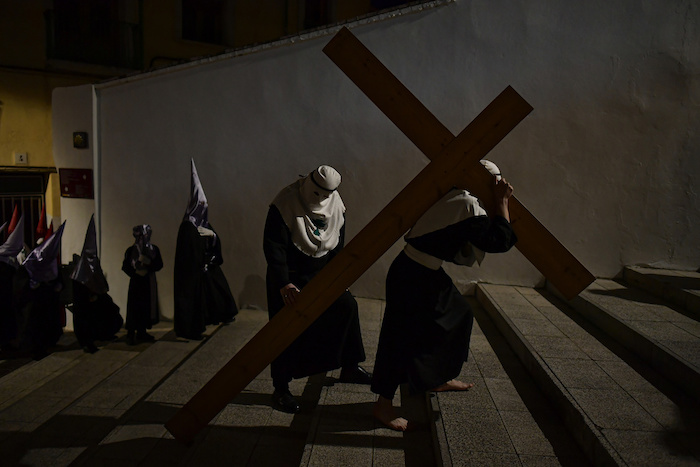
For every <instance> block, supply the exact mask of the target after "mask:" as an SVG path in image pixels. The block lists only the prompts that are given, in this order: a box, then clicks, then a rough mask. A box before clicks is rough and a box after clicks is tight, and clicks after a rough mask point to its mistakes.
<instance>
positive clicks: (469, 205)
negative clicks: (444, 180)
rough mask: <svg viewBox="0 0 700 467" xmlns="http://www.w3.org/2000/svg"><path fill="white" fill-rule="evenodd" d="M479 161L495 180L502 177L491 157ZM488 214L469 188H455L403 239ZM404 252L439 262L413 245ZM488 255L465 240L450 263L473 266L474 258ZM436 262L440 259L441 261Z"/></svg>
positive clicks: (424, 215)
mask: <svg viewBox="0 0 700 467" xmlns="http://www.w3.org/2000/svg"><path fill="white" fill-rule="evenodd" d="M480 162H481V164H482V165H483V166H484V167H485V168H486V170H488V171H489V173H491V175H493V176H494V177H496V180H500V179H501V171H500V170H499V168H498V166H497V165H496V164H494V163H493V162H491V161H489V160H482V161H480ZM485 215H487V213H486V210H485V209H484V207H483V205H482V204H481V201H479V199H478V198H477V197H475V196H473V195H471V194H470V193H469V192H468V191H466V190H460V189H453V190H452V191H450V192H448V193H447V194H446V195H445V196H443V197H442V199H440V200H439V201H438V202H437V203H435V204H434V205H433V206H432V207H431V208H430V209H428V210H427V211H426V212H425V214H423V215H422V216H421V217H420V219H418V221H417V222H416V223H415V225H414V226H413V227H412V228H411V230H409V231H408V233H407V234H406V236H405V237H404V239H405V240H408V239H410V238H416V237H420V236H423V235H425V234H429V233H431V232H436V231H438V230H441V229H444V228H445V227H448V226H450V225H453V224H457V223H458V222H461V221H463V220H466V219H469V218H471V217H475V216H485ZM405 251H406V254H407V255H408V256H409V257H411V258H412V259H413V260H415V261H418V262H419V263H421V264H423V263H426V264H425V265H428V263H429V264H430V265H434V264H436V262H435V261H434V260H437V259H436V258H432V257H430V258H424V256H427V255H425V254H424V253H422V252H419V251H417V250H416V249H415V248H413V247H411V246H410V245H406V248H405ZM485 255H486V254H485V253H484V252H483V251H482V250H480V249H478V248H477V247H475V246H474V245H472V244H471V243H470V242H468V241H465V242H464V245H462V248H461V249H460V251H459V253H458V254H457V255H456V256H455V257H454V258H453V259H452V261H451V262H452V263H455V264H459V265H462V266H472V265H473V264H474V261H476V262H478V263H479V264H481V262H482V261H483V260H484V256H485ZM431 258H432V259H431ZM437 261H438V262H440V260H437ZM428 267H432V266H428Z"/></svg>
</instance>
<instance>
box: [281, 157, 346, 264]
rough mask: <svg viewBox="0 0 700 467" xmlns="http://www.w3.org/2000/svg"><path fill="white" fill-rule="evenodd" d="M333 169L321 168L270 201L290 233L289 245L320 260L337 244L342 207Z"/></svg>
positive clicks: (342, 213) (341, 223)
mask: <svg viewBox="0 0 700 467" xmlns="http://www.w3.org/2000/svg"><path fill="white" fill-rule="evenodd" d="M340 181H341V177H340V174H339V173H338V171H337V170H335V169H334V168H333V167H330V166H328V165H322V166H320V167H318V168H317V169H316V170H313V171H312V172H311V173H309V174H308V175H307V176H306V177H303V178H301V179H299V180H297V181H296V182H294V183H292V184H291V185H288V186H287V187H285V188H283V189H282V190H281V191H280V192H279V194H278V195H277V196H276V197H275V199H274V200H273V201H272V204H273V205H274V206H275V207H277V209H278V210H279V212H280V214H281V215H282V219H283V220H284V223H285V225H286V226H287V228H288V229H289V231H290V232H291V236H292V239H291V240H292V243H294V246H296V247H297V248H298V249H299V251H301V252H302V253H304V254H305V255H307V256H311V257H314V258H320V257H322V256H324V255H326V254H327V253H328V252H329V251H331V250H332V249H333V248H335V247H336V246H338V242H339V241H340V230H341V228H342V227H343V225H344V223H345V218H344V214H345V204H343V200H342V199H341V197H340V194H339V193H338V191H337V188H338V186H339V185H340Z"/></svg>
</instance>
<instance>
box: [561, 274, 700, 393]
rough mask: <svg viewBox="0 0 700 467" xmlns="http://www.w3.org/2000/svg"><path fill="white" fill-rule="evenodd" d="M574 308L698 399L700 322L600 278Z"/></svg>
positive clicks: (666, 305)
mask: <svg viewBox="0 0 700 467" xmlns="http://www.w3.org/2000/svg"><path fill="white" fill-rule="evenodd" d="M569 303H570V305H571V306H572V307H573V308H574V309H576V310H577V311H578V312H579V313H581V314H582V315H583V316H585V317H586V319H588V320H589V321H591V322H593V323H594V324H595V325H596V326H598V327H599V328H601V329H603V330H605V332H606V333H608V334H609V335H610V336H612V337H613V338H614V339H616V340H617V341H618V342H620V343H621V344H622V345H624V346H625V347H627V348H628V349H629V350H631V351H632V352H635V353H636V354H637V355H639V356H640V357H641V358H642V359H643V360H645V361H646V362H647V363H648V364H649V365H651V366H652V367H653V368H654V369H656V370H657V371H658V372H659V373H661V374H663V375H664V376H665V377H666V378H668V379H669V380H671V381H674V382H675V384H677V385H678V386H680V387H682V388H683V389H684V390H685V391H686V392H687V393H688V394H689V395H691V396H694V397H696V398H697V399H698V400H700V323H699V322H698V321H696V320H694V319H692V318H691V317H689V316H686V315H684V314H682V313H679V311H677V309H674V308H673V307H672V306H669V305H668V302H665V301H663V300H661V299H659V298H657V297H656V296H654V295H652V294H649V293H647V292H645V291H643V290H639V289H637V288H630V287H627V286H625V285H624V284H621V283H619V282H616V281H613V280H608V279H598V280H596V281H595V282H594V283H593V284H591V286H589V287H588V289H586V290H585V291H584V292H582V293H581V294H580V295H579V296H578V297H576V298H575V299H574V300H571V301H570V302H569Z"/></svg>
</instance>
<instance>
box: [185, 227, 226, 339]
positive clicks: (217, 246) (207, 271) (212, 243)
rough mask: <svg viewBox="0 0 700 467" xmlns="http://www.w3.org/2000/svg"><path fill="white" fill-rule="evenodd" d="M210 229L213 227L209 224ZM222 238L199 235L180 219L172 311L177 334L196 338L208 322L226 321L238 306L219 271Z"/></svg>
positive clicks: (221, 258)
mask: <svg viewBox="0 0 700 467" xmlns="http://www.w3.org/2000/svg"><path fill="white" fill-rule="evenodd" d="M209 229H211V230H214V229H213V228H212V227H211V226H210V227H209ZM223 262H224V260H223V257H222V256H221V239H220V238H219V237H218V235H217V236H216V237H215V238H212V237H203V236H201V235H199V232H198V231H197V227H195V226H194V224H192V223H191V222H189V221H188V220H184V221H182V223H181V224H180V229H179V230H178V233H177V246H176V250H175V271H174V284H173V285H174V288H175V314H174V327H175V334H176V335H177V336H178V337H183V338H186V339H199V338H201V335H202V333H203V332H204V330H205V329H206V326H207V325H208V324H218V323H228V322H230V321H232V320H233V319H234V318H235V316H236V315H237V314H238V307H237V306H236V301H235V299H234V298H233V294H232V293H231V289H230V288H229V285H228V282H227V281H226V276H224V272H223V271H222V270H221V264H222V263H223Z"/></svg>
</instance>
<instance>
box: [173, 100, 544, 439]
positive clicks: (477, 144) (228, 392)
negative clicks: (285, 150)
mask: <svg viewBox="0 0 700 467" xmlns="http://www.w3.org/2000/svg"><path fill="white" fill-rule="evenodd" d="M530 111H532V107H531V106H530V105H529V104H528V103H527V102H526V101H525V100H524V99H523V98H522V97H520V95H518V93H517V92H515V91H514V90H513V89H512V88H510V87H509V88H506V89H505V90H504V91H503V92H502V93H501V94H500V95H499V96H498V97H496V99H494V100H493V101H492V102H491V103H490V104H489V105H488V106H487V107H486V109H484V110H483V111H482V112H481V113H480V114H479V115H478V116H477V117H476V118H475V119H474V120H473V121H472V122H471V123H470V124H469V125H468V126H467V127H466V128H465V129H464V130H463V131H462V132H461V133H460V134H459V135H458V136H457V137H456V138H452V140H451V141H450V143H449V144H447V145H445V147H444V148H442V150H441V151H440V152H439V154H437V155H436V157H435V158H434V159H435V160H433V161H432V162H430V163H429V164H428V165H427V166H426V167H425V168H424V169H423V170H422V171H421V172H420V173H419V174H418V175H417V176H416V177H415V178H414V179H413V180H412V181H411V182H409V184H408V185H407V186H406V187H405V188H404V189H403V190H402V191H401V192H400V193H399V194H398V195H397V196H396V197H395V198H394V199H393V200H392V201H391V202H390V203H389V204H388V205H387V206H386V207H385V208H384V209H382V211H381V212H380V213H379V214H378V215H377V216H376V217H375V218H374V219H372V221H370V223H369V224H367V226H366V227H365V228H364V229H362V230H361V231H360V232H359V233H358V234H357V235H356V236H355V237H354V238H353V239H352V240H351V241H350V242H349V243H348V244H347V245H346V246H345V248H343V249H342V250H341V251H340V253H338V255H336V257H335V258H333V259H332V260H331V261H330V262H329V263H328V264H327V265H326V267H324V268H323V270H321V272H319V273H318V275H316V277H314V278H313V279H312V280H311V282H309V283H308V284H307V285H306V287H304V288H303V290H302V291H301V293H300V294H299V296H298V298H297V300H296V302H295V303H294V304H293V305H287V306H285V307H284V308H283V309H282V310H280V311H279V312H278V313H277V314H276V315H275V317H274V318H273V319H271V320H270V321H269V322H268V323H267V324H266V325H265V326H263V328H262V329H261V330H260V331H259V332H258V333H257V334H256V335H255V336H253V338H252V339H251V340H250V341H248V343H247V344H246V345H245V346H243V348H242V349H241V350H240V351H239V352H238V353H237V354H236V355H234V357H233V358H232V359H231V360H230V361H229V362H228V363H226V365H224V366H223V367H222V368H221V370H219V372H218V373H217V374H215V375H214V377H213V378H212V379H211V380H210V381H209V382H208V383H206V384H205V385H204V387H202V389H200V390H199V392H197V393H196V394H195V395H194V396H193V397H192V399H190V400H189V401H188V402H187V404H185V405H184V406H183V407H182V409H180V410H179V411H178V412H177V413H176V414H175V415H174V416H173V417H172V418H171V419H170V420H169V421H168V422H167V423H166V424H165V426H166V428H167V429H168V431H170V433H172V434H173V436H174V437H175V438H176V439H177V440H178V441H181V442H190V441H191V440H192V439H193V438H194V437H195V436H196V435H197V433H199V432H200V431H201V430H202V429H203V428H204V427H205V426H206V425H207V424H208V423H209V421H211V419H212V418H214V417H215V416H216V414H218V413H219V412H220V411H221V410H222V409H223V408H224V407H225V406H226V404H228V403H229V402H230V401H231V400H232V399H233V398H234V397H235V396H236V395H238V394H239V393H240V392H241V391H242V390H243V389H244V388H245V387H246V386H247V385H248V384H249V383H250V382H251V381H252V380H253V379H254V378H255V377H256V376H257V375H258V374H260V372H262V371H263V370H264V369H265V367H267V366H268V365H269V364H270V363H271V362H272V360H274V359H275V358H276V357H277V356H279V354H280V353H282V351H283V350H284V349H286V348H287V347H288V346H289V345H290V344H291V343H292V342H294V340H295V339H296V338H297V337H298V336H299V335H300V334H301V333H302V332H303V331H304V330H305V329H306V328H308V327H309V326H310V325H311V323H313V322H314V321H315V320H316V319H317V318H318V317H319V316H321V314H322V313H323V312H324V311H325V310H326V309H327V308H328V307H329V306H330V305H331V304H332V303H333V302H334V301H335V300H336V299H337V298H338V297H339V296H340V295H341V294H342V293H343V292H344V291H345V290H346V289H347V288H348V287H349V286H350V285H352V283H353V282H355V280H357V279H358V278H359V277H360V276H361V275H362V274H363V273H364V272H365V271H366V270H367V269H368V268H369V267H370V266H371V265H372V264H373V263H374V262H375V261H376V260H377V259H379V257H381V255H383V254H384V253H385V252H386V251H387V250H388V249H389V248H390V247H391V246H392V245H393V244H394V243H395V242H396V241H397V240H398V239H399V238H400V237H401V236H402V235H403V234H404V233H406V231H407V230H408V229H409V228H410V227H411V226H413V224H415V223H416V221H417V220H418V219H419V218H420V216H422V215H423V214H424V213H425V212H426V211H427V210H428V209H429V208H430V207H431V206H432V205H433V204H435V203H436V202H437V201H438V200H439V199H440V198H442V197H443V196H444V195H445V194H446V193H447V192H448V191H449V190H451V189H452V187H454V186H455V185H456V184H458V183H459V182H460V180H462V178H463V177H465V175H466V174H467V173H468V172H470V171H472V170H473V169H474V167H475V166H478V167H479V168H481V165H480V164H479V162H478V161H479V160H481V159H482V158H483V157H484V156H486V154H487V153H488V152H489V151H490V150H491V149H492V148H493V147H494V146H496V144H498V143H499V142H500V141H501V140H502V139H503V138H504V137H505V136H506V135H507V134H508V133H509V132H510V131H511V130H512V129H513V128H514V127H515V126H516V125H517V124H518V123H519V122H520V121H521V120H522V119H523V118H525V117H526V116H527V115H528V114H529V113H530ZM481 170H483V169H481Z"/></svg>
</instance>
